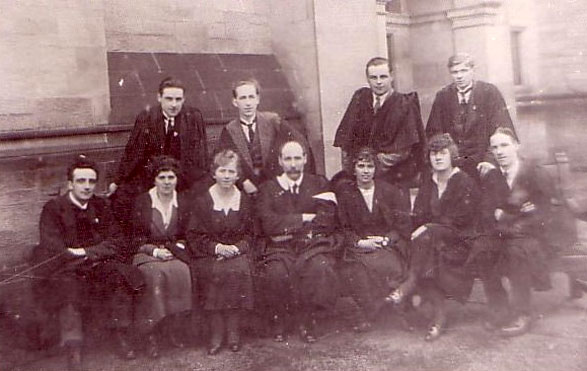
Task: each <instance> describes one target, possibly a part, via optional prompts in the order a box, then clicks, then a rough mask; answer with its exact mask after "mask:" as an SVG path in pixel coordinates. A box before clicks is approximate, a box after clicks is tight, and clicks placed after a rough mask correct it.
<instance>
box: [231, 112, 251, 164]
mask: <svg viewBox="0 0 587 371" xmlns="http://www.w3.org/2000/svg"><path fill="white" fill-rule="evenodd" d="M240 125H241V124H240V122H239V120H238V119H236V120H234V121H231V122H230V123H229V124H228V125H227V127H226V128H227V130H228V133H229V134H230V137H231V138H232V141H233V142H234V145H235V147H236V149H237V151H238V152H239V155H240V156H241V158H242V159H243V160H244V162H245V163H246V164H247V166H249V167H250V168H252V167H253V159H252V158H251V153H250V152H249V146H248V144H247V138H245V133H243V130H242V129H241V127H240ZM258 127H259V125H257V128H258Z"/></svg>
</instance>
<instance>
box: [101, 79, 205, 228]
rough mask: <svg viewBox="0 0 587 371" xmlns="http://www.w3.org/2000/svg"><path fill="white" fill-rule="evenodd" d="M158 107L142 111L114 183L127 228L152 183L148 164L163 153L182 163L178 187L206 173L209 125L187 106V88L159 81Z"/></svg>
mask: <svg viewBox="0 0 587 371" xmlns="http://www.w3.org/2000/svg"><path fill="white" fill-rule="evenodd" d="M157 100H158V101H159V104H160V105H159V106H158V107H148V108H147V109H146V110H144V111H143V112H141V113H139V115H138V116H137V118H136V121H135V126H134V128H133V130H132V132H131V134H130V138H129V140H128V143H127V144H126V148H125V150H124V154H123V156H122V159H121V161H120V165H119V167H118V172H117V174H116V177H115V179H114V182H113V183H112V184H110V187H109V191H110V193H114V192H116V194H115V197H114V201H113V203H114V204H113V207H114V212H115V214H116V217H117V219H118V220H119V221H120V222H121V225H122V226H123V228H125V231H128V227H129V224H128V220H126V219H128V218H127V216H128V215H130V212H131V210H132V206H133V202H134V199H135V197H136V196H137V195H139V194H141V193H144V192H146V191H147V190H148V189H149V188H150V187H151V186H152V179H151V177H150V175H149V174H150V172H149V165H150V163H151V160H152V159H153V158H154V157H156V156H160V155H168V156H171V157H173V158H175V159H177V160H178V161H179V163H180V172H181V173H180V174H178V175H179V184H178V189H179V190H185V189H188V188H190V187H191V186H192V185H193V184H194V183H195V182H196V181H197V180H198V179H200V178H201V177H202V175H204V174H205V173H206V172H207V156H208V150H207V144H206V127H205V124H204V119H203V118H202V113H201V112H200V111H199V110H198V109H195V108H191V107H187V106H186V107H184V102H185V87H184V85H183V83H182V82H181V81H179V80H177V79H175V78H173V77H167V78H165V79H163V81H161V83H160V84H159V93H158V94H157Z"/></svg>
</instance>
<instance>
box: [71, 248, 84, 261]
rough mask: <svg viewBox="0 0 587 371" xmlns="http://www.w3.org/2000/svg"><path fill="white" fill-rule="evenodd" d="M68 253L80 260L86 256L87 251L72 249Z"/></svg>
mask: <svg viewBox="0 0 587 371" xmlns="http://www.w3.org/2000/svg"><path fill="white" fill-rule="evenodd" d="M67 252H69V253H70V254H71V255H73V256H77V257H80V258H81V257H84V256H86V249H83V248H81V247H78V248H76V247H70V248H68V249H67Z"/></svg>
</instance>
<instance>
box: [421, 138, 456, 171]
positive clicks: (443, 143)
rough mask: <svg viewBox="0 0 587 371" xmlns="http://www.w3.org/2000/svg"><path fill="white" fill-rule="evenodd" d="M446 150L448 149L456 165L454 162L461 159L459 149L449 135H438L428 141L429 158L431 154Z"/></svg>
mask: <svg viewBox="0 0 587 371" xmlns="http://www.w3.org/2000/svg"><path fill="white" fill-rule="evenodd" d="M445 148H447V149H448V152H449V153H450V159H451V160H452V162H453V164H454V161H455V160H456V159H457V158H458V157H459V149H458V147H457V145H456V143H455V141H454V140H453V139H452V137H451V136H450V134H449V133H444V134H436V135H434V136H433V137H432V138H430V140H429V141H428V151H427V153H428V156H430V152H438V151H442V150H443V149H445Z"/></svg>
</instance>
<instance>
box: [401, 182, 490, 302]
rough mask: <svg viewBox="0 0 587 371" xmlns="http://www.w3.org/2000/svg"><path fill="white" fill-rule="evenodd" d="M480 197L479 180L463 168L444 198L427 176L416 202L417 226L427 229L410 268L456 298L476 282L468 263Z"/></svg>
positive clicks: (463, 296)
mask: <svg viewBox="0 0 587 371" xmlns="http://www.w3.org/2000/svg"><path fill="white" fill-rule="evenodd" d="M479 198H480V194H479V190H478V188H477V184H476V182H475V181H474V180H473V179H471V177H470V176H468V175H467V174H466V173H465V172H464V171H459V172H457V173H455V174H453V175H452V176H451V177H450V179H449V180H448V183H447V186H446V189H445V191H444V193H443V194H442V196H441V197H440V198H439V197H438V187H437V185H436V183H435V182H434V181H433V180H432V176H430V175H428V176H427V177H425V178H424V179H423V182H422V186H421V187H420V190H419V192H418V195H417V197H416V201H415V203H414V212H413V214H414V215H413V221H414V223H413V224H414V227H416V228H418V227H420V226H422V225H425V226H426V228H427V230H426V231H425V232H424V233H422V234H420V235H419V236H418V237H416V238H415V239H414V240H413V241H412V246H411V249H410V251H411V256H410V264H411V267H410V269H411V270H414V271H415V272H416V276H418V278H419V279H431V280H433V281H434V283H435V284H436V286H437V287H439V288H440V289H442V290H443V291H444V292H445V293H446V294H447V295H449V296H451V297H453V298H455V299H460V300H464V299H466V298H467V297H468V296H469V294H470V291H471V288H472V285H473V279H472V276H471V275H470V272H469V271H468V269H466V267H465V265H466V262H467V259H468V256H469V252H470V241H471V239H472V238H473V237H474V236H475V235H476V228H477V224H478V223H477V220H478V218H477V214H478V208H479Z"/></svg>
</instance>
